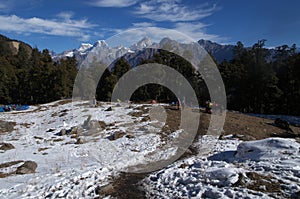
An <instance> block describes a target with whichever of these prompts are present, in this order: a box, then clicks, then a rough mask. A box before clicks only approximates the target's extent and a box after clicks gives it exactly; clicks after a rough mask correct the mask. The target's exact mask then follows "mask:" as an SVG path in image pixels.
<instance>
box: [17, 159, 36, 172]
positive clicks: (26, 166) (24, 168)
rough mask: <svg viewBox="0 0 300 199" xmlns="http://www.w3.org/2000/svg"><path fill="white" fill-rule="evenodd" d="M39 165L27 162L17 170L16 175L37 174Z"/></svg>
mask: <svg viewBox="0 0 300 199" xmlns="http://www.w3.org/2000/svg"><path fill="white" fill-rule="evenodd" d="M36 168H37V163H36V162H34V161H26V162H24V164H22V165H21V166H19V167H18V168H17V170H16V174H30V173H35V170H36Z"/></svg>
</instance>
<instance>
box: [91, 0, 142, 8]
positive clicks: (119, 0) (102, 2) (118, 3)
mask: <svg viewBox="0 0 300 199" xmlns="http://www.w3.org/2000/svg"><path fill="white" fill-rule="evenodd" d="M136 3H137V0H92V1H90V2H89V4H90V5H92V6H95V7H119V8H121V7H128V6H132V5H134V4H136Z"/></svg>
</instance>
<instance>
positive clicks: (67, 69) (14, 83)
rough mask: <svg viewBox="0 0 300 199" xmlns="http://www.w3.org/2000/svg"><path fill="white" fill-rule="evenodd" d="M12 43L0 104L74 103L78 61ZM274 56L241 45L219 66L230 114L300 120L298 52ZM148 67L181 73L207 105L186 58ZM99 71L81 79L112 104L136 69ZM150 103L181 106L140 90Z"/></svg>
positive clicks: (162, 57)
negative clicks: (121, 81)
mask: <svg viewBox="0 0 300 199" xmlns="http://www.w3.org/2000/svg"><path fill="white" fill-rule="evenodd" d="M10 41H11V40H10V39H9V38H6V37H5V36H1V37H0V77H1V78H0V104H9V103H18V104H19V103H20V104H39V103H46V102H51V101H54V100H58V99H65V98H70V97H72V92H73V85H74V81H75V78H76V75H77V73H78V64H77V61H76V59H75V57H73V58H64V59H61V60H58V61H53V60H52V58H51V56H50V53H49V50H47V49H45V50H42V51H39V49H38V48H28V45H26V44H24V43H22V42H20V45H19V49H18V51H17V52H14V51H13V49H12V48H11V46H10ZM274 52H275V53H274V54H273V55H272V56H273V57H272V59H271V60H270V59H268V58H270V51H269V50H268V49H267V48H265V40H260V41H258V42H257V43H255V44H254V45H253V46H252V47H250V48H246V47H244V46H243V44H242V43H241V42H238V43H237V44H236V46H235V48H234V58H233V59H232V60H224V61H223V62H221V63H216V64H217V66H218V68H219V71H220V73H221V76H222V78H223V81H224V84H225V88H226V94H227V103H228V104H227V107H228V109H231V110H237V111H241V112H251V113H264V114H289V115H299V114H300V103H299V101H300V53H297V52H296V46H295V45H293V46H291V47H289V46H287V45H282V46H279V47H276V48H275V51H274ZM145 63H159V64H164V65H168V66H171V67H172V68H174V69H175V70H177V71H178V72H180V73H181V74H182V75H183V76H184V77H185V78H186V79H188V81H189V82H190V84H191V85H192V87H193V88H194V90H195V91H196V94H197V97H198V100H199V105H204V103H205V101H206V100H208V99H209V94H208V91H207V88H206V85H205V82H204V81H203V78H202V77H201V74H199V72H197V71H195V69H194V68H193V67H192V65H191V64H190V63H189V62H188V61H186V60H185V59H183V58H182V57H179V56H178V55H176V54H172V53H169V52H166V51H163V50H160V51H158V52H157V53H156V54H155V55H154V56H153V57H152V58H151V59H150V60H143V61H141V63H140V64H145ZM99 67H101V64H100V63H97V62H96V61H94V62H93V63H91V64H90V66H89V67H82V68H81V69H80V70H85V71H84V73H83V74H84V75H85V77H77V78H83V79H85V80H88V81H83V82H82V83H84V84H90V86H87V87H89V88H91V89H94V90H96V97H97V99H98V100H101V101H109V100H110V99H111V94H112V91H113V88H114V86H115V85H116V83H117V82H118V80H119V79H120V77H122V75H123V74H125V73H126V72H127V71H129V70H130V69H131V66H130V65H129V63H128V62H127V61H126V60H125V59H124V58H120V59H119V60H117V61H116V62H115V63H114V66H113V67H112V70H111V71H109V70H108V69H106V70H105V72H104V74H103V75H102V77H101V79H100V81H99V82H98V80H97V78H92V77H93V75H92V74H93V73H95V72H97V70H98V69H99ZM98 79H99V78H98ZM75 90H76V89H75ZM87 97H88V96H87ZM151 99H156V100H158V101H162V102H171V101H176V97H175V96H174V94H173V93H172V92H171V91H170V90H169V89H167V88H165V87H163V86H160V85H155V84H149V85H145V86H143V87H140V88H139V89H137V90H136V91H135V92H134V94H133V95H132V97H131V100H133V101H148V100H151Z"/></svg>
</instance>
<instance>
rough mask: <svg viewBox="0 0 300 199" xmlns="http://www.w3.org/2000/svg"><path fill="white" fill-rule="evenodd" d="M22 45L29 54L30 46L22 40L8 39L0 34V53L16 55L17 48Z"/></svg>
mask: <svg viewBox="0 0 300 199" xmlns="http://www.w3.org/2000/svg"><path fill="white" fill-rule="evenodd" d="M20 46H22V47H23V48H24V49H26V51H27V53H28V54H29V55H30V54H31V52H32V47H31V46H30V45H29V44H27V43H24V42H22V41H18V40H14V39H10V38H8V37H6V36H4V35H1V34H0V54H1V55H5V54H6V53H8V54H12V55H17V54H18V52H19V48H20Z"/></svg>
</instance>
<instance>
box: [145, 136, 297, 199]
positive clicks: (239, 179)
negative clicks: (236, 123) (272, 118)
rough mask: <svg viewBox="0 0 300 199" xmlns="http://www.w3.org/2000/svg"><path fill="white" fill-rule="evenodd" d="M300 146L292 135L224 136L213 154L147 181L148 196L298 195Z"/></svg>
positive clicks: (178, 164)
mask: <svg viewBox="0 0 300 199" xmlns="http://www.w3.org/2000/svg"><path fill="white" fill-rule="evenodd" d="M229 137H230V136H228V138H229ZM207 139H208V140H209V139H210V138H209V137H207V136H205V137H203V140H202V142H205V141H206V140H207ZM198 144H200V143H198ZM299 150H300V144H299V143H297V142H295V140H293V139H283V138H268V139H264V140H258V141H249V142H241V141H239V140H237V139H226V140H219V141H218V143H217V145H216V146H215V150H213V151H212V154H211V155H208V156H203V155H201V156H194V157H191V158H187V159H184V160H180V161H177V162H175V163H173V164H172V165H170V166H168V167H167V168H165V169H163V170H160V171H157V172H155V173H153V174H151V175H150V176H149V177H148V178H146V179H145V180H144V181H143V185H144V186H145V187H146V189H145V190H146V195H147V197H148V198H299V197H300V156H299Z"/></svg>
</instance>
